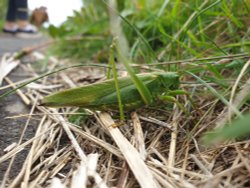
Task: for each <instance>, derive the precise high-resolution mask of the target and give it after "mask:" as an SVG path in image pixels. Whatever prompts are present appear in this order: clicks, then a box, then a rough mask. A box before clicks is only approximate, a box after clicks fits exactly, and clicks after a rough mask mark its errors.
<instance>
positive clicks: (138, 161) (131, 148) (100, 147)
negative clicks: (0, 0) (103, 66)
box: [0, 59, 250, 188]
mask: <svg viewBox="0 0 250 188" xmlns="http://www.w3.org/2000/svg"><path fill="white" fill-rule="evenodd" d="M50 61H52V59H51V60H50ZM61 63H63V62H59V61H57V60H55V59H54V60H53V62H50V65H49V69H50V70H53V69H54V67H55V66H58V65H60V64H61ZM23 68H24V69H27V70H28V71H29V72H32V71H33V70H32V69H31V68H30V66H29V65H23ZM32 73H33V74H34V76H35V75H36V72H34V71H33V72H32ZM100 75H103V72H101V71H99V70H96V69H90V68H80V69H77V70H67V71H64V72H61V73H58V74H54V75H52V76H50V77H48V78H44V79H42V80H40V81H39V82H35V83H33V85H30V86H27V87H26V89H25V91H21V90H20V91H19V92H18V94H19V96H20V97H21V98H22V99H23V100H25V101H24V102H25V103H26V104H31V106H30V107H31V108H30V114H27V115H24V114H20V115H17V116H15V117H11V118H20V117H26V118H27V123H26V127H27V126H28V125H29V121H30V119H32V118H36V119H39V121H40V123H39V124H37V129H36V133H35V135H34V137H33V138H31V139H30V140H28V141H22V137H23V134H25V129H24V132H23V133H22V135H21V136H20V142H19V143H17V144H16V145H12V147H11V148H7V150H6V153H5V155H3V156H1V157H0V164H1V163H3V162H4V161H10V163H9V169H8V170H7V171H6V173H5V177H4V179H3V181H2V187H52V188H54V187H74V188H75V187H250V181H249V179H250V165H249V164H250V157H249V156H250V150H249V144H250V142H249V140H244V141H235V142H230V143H224V144H223V145H217V146H214V147H212V148H206V147H204V146H203V145H202V144H201V142H200V140H199V139H200V136H201V134H202V133H203V132H204V131H205V130H207V129H208V128H209V129H211V128H213V127H215V126H216V123H217V121H219V120H220V117H223V114H225V113H227V110H225V109H227V107H226V106H223V104H220V103H219V102H218V100H217V99H214V98H212V97H203V98H197V99H196V104H197V107H198V108H199V113H198V112H197V111H192V112H191V113H192V114H191V116H189V117H187V116H185V115H184V114H183V112H182V111H180V110H179V109H178V108H177V107H176V106H174V108H173V110H172V111H170V112H169V111H168V112H167V111H163V110H157V109H154V108H147V109H140V110H138V111H137V112H133V113H131V114H127V119H126V125H124V126H121V127H118V128H117V127H114V126H113V125H114V124H115V123H114V119H115V113H114V114H108V113H104V112H103V113H100V112H96V113H92V112H89V113H90V116H89V118H88V120H87V121H85V123H82V124H81V126H80V127H79V126H76V125H74V124H72V123H70V122H69V120H68V118H69V116H70V115H71V114H76V109H75V108H63V109H51V108H45V107H42V106H39V100H40V99H42V98H43V96H45V95H47V94H48V93H49V92H51V91H55V90H58V89H62V87H64V88H68V87H74V86H77V85H81V84H84V83H85V82H86V83H89V82H93V81H96V80H100V79H101V78H102V76H100ZM7 81H8V82H9V83H10V85H9V86H10V87H15V83H12V82H11V80H10V79H9V78H7ZM37 84H39V85H37ZM48 87H49V88H50V89H48ZM196 87H203V86H196ZM5 88H6V87H5ZM200 89H202V88H200ZM181 101H182V102H183V103H184V104H185V106H186V107H187V108H188V107H189V101H188V100H186V99H185V97H183V98H181ZM28 146H30V150H29V154H28V156H27V158H26V160H25V162H24V163H23V168H22V169H21V170H20V172H19V174H18V176H16V177H15V178H14V179H11V180H10V179H9V178H8V177H9V170H10V169H11V168H12V163H13V160H14V158H16V156H17V154H18V153H19V152H20V151H22V150H23V149H24V148H26V147H28ZM17 160H18V158H17Z"/></svg>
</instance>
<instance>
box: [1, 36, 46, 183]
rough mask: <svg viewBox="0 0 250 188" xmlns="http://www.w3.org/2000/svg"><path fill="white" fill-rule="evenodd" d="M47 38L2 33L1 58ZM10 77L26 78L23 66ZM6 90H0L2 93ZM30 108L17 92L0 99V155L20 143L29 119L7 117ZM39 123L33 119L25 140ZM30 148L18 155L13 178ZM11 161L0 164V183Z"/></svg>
mask: <svg viewBox="0 0 250 188" xmlns="http://www.w3.org/2000/svg"><path fill="white" fill-rule="evenodd" d="M46 40H47V38H46V37H44V36H42V37H39V38H36V39H22V38H17V37H15V36H12V35H6V34H0V58H1V57H2V55H3V54H5V53H14V52H19V51H21V50H22V49H23V48H26V47H32V46H37V45H39V44H42V43H44V42H46ZM25 61H27V60H25ZM21 63H24V62H21ZM8 77H9V78H10V79H11V80H12V81H19V80H22V79H24V78H25V73H24V71H23V69H22V68H20V67H17V68H16V69H15V70H13V71H12V72H11V73H10V74H9V75H8ZM6 84H7V83H6V82H4V83H3V85H6ZM5 91H6V90H5ZM5 91H3V90H0V94H2V93H3V92H5ZM29 109H30V107H28V106H26V105H25V104H24V103H23V102H22V101H21V99H20V98H19V97H18V96H17V95H16V94H13V95H9V96H7V97H5V98H4V99H2V100H1V99H0V157H1V156H3V155H4V154H5V152H4V149H5V148H6V147H7V146H9V145H11V144H13V143H18V141H19V138H20V135H21V132H22V130H23V128H24V127H25V124H26V121H27V118H14V119H8V118H7V117H13V116H16V115H20V114H28V113H29ZM37 124H38V123H37V122H36V121H33V120H32V121H31V122H30V123H29V125H28V129H27V131H25V135H24V139H23V142H24V141H26V140H29V139H30V138H32V137H33V136H34V134H35V131H36V127H37ZM28 149H29V147H26V148H24V149H23V150H22V151H21V152H20V153H19V154H18V155H17V157H16V160H15V162H14V164H13V167H12V168H11V171H10V178H11V179H12V178H14V177H15V176H16V175H17V174H18V172H19V171H20V169H21V168H22V165H23V161H24V160H25V158H26V156H27V153H28ZM9 162H10V160H9V161H5V162H4V163H2V164H0V184H1V180H2V179H3V176H4V174H5V172H6V170H7V168H8V165H9Z"/></svg>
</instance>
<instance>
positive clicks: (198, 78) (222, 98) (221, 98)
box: [184, 71, 242, 117]
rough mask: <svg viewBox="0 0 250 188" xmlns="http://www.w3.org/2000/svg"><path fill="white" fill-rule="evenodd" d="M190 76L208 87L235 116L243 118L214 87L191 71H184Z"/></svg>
mask: <svg viewBox="0 0 250 188" xmlns="http://www.w3.org/2000/svg"><path fill="white" fill-rule="evenodd" d="M184 72H186V73H188V74H190V75H192V76H193V77H194V78H196V79H197V80H198V81H199V82H200V83H201V84H203V85H204V86H206V87H207V88H208V90H209V91H210V92H211V93H212V94H213V95H215V96H216V97H217V98H218V99H220V100H221V102H223V103H224V104H226V105H227V106H229V107H230V108H231V109H232V110H233V111H234V113H235V114H237V116H239V117H242V115H241V112H240V111H239V110H238V109H237V108H235V107H234V106H232V105H231V104H230V103H229V102H228V100H227V99H225V97H223V96H222V95H221V94H219V93H218V92H217V91H216V90H215V89H214V88H213V87H211V86H210V85H209V84H208V83H206V82H205V81H204V80H202V79H201V78H200V77H198V76H196V75H195V74H193V73H191V72H189V71H184Z"/></svg>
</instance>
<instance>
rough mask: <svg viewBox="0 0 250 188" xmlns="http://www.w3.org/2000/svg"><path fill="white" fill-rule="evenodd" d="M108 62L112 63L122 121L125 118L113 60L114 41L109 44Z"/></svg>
mask: <svg viewBox="0 0 250 188" xmlns="http://www.w3.org/2000/svg"><path fill="white" fill-rule="evenodd" d="M109 64H110V65H112V71H113V76H114V81H115V89H116V93H117V100H118V105H119V112H120V120H122V121H123V120H125V116H124V111H123V104H122V99H121V91H120V87H119V82H118V75H117V69H116V66H115V60H114V43H113V44H112V45H111V46H110V57H109Z"/></svg>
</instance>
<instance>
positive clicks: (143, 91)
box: [116, 45, 153, 104]
mask: <svg viewBox="0 0 250 188" xmlns="http://www.w3.org/2000/svg"><path fill="white" fill-rule="evenodd" d="M116 50H117V53H118V58H119V59H120V61H121V63H122V64H123V65H124V66H125V68H126V70H127V71H128V73H129V75H130V77H131V79H132V81H133V83H134V84H135V86H136V88H137V90H138V92H139V93H140V95H141V97H142V99H143V102H144V103H145V104H150V103H151V102H152V100H153V99H152V95H151V93H150V92H149V90H148V88H147V87H146V86H145V85H144V84H143V82H142V81H141V80H139V79H138V77H137V76H136V74H135V73H134V71H133V69H132V68H131V67H130V65H129V64H130V62H129V60H128V59H127V58H126V57H125V56H124V55H123V54H122V52H121V50H120V49H119V48H118V47H117V45H116Z"/></svg>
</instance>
